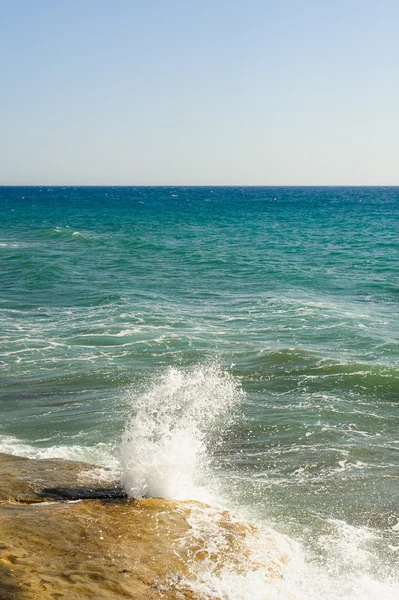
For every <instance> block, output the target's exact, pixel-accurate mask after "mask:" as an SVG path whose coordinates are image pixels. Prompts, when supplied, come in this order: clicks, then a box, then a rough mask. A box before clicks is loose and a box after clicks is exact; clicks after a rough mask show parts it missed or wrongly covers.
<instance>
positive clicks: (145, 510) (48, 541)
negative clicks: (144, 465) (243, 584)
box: [0, 454, 285, 600]
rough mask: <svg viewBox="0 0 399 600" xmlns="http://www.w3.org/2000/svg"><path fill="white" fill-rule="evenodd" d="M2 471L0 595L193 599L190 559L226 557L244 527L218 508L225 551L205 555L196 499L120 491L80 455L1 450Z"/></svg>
mask: <svg viewBox="0 0 399 600" xmlns="http://www.w3.org/2000/svg"><path fill="white" fill-rule="evenodd" d="M105 475H106V473H105ZM0 477H1V481H2V485H1V490H0V600H39V599H40V600H61V599H63V598H65V599H66V598H68V600H75V599H76V600H78V599H79V600H85V599H87V600H89V599H93V600H94V599H95V600H108V599H109V600H111V599H112V600H117V599H122V598H123V599H129V598H134V599H143V600H144V599H146V600H158V599H160V598H163V599H166V600H172V599H179V600H184V599H194V598H199V596H197V595H195V593H194V591H193V590H192V589H191V588H190V585H189V583H187V582H188V581H189V577H190V572H189V571H190V568H191V567H192V565H193V564H194V563H198V562H200V561H210V563H209V564H216V563H217V562H219V561H222V562H223V560H226V561H229V562H231V556H233V555H235V554H236V552H237V549H239V546H240V544H241V543H242V542H243V540H244V538H245V536H246V535H247V533H248V531H247V529H248V528H245V527H243V526H242V524H239V523H237V522H236V521H234V519H231V517H230V515H229V513H228V512H226V511H221V512H220V516H218V527H219V530H220V531H219V534H221V539H222V540H223V543H222V544H221V546H220V547H221V548H222V552H221V553H222V554H223V556H220V555H218V556H211V555H210V553H209V551H208V550H206V548H207V547H208V546H207V540H206V536H207V533H206V532H205V533H204V534H203V535H202V534H201V535H198V532H197V533H196V535H193V531H192V526H191V525H190V517H191V515H192V513H193V511H194V512H195V511H198V510H202V509H204V505H201V504H199V503H193V502H187V503H186V502H179V503H176V502H172V501H167V500H162V499H140V500H134V499H128V498H127V497H126V496H125V494H124V492H123V490H122V489H121V488H120V487H119V485H118V484H117V483H112V482H110V481H109V480H108V479H107V478H106V477H104V478H101V477H100V476H99V474H98V469H97V470H96V468H95V467H93V466H91V465H87V464H84V463H78V462H72V461H66V460H62V459H51V460H31V459H28V458H21V457H16V456H10V455H5V454H0ZM205 508H206V507H205ZM209 535H211V532H210V533H209ZM208 541H209V540H208ZM242 552H245V548H244V547H243V550H242ZM284 561H285V559H284V557H282V562H281V564H283V563H284ZM221 564H222V563H221ZM281 564H280V563H279V564H277V563H270V576H271V577H273V578H279V577H280V576H281V568H280V567H281ZM203 597H204V596H203V595H202V596H201V598H203ZM212 597H213V598H215V596H212Z"/></svg>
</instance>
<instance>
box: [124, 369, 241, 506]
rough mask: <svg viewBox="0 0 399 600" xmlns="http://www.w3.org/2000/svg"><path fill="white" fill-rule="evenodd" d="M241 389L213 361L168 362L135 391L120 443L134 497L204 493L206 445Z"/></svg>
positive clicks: (127, 485)
mask: <svg viewBox="0 0 399 600" xmlns="http://www.w3.org/2000/svg"><path fill="white" fill-rule="evenodd" d="M242 397H243V392H242V390H241V389H240V387H239V386H238V384H237V382H236V380H235V379H234V378H233V377H232V376H230V375H229V374H228V373H225V372H223V371H222V370H221V369H220V368H219V367H218V366H217V365H205V366H204V365H202V366H197V367H195V368H191V369H177V368H170V369H168V370H167V371H166V372H165V373H163V374H161V375H160V376H157V377H156V378H155V379H154V380H153V381H152V382H151V383H150V385H149V387H148V388H147V389H146V390H145V391H144V392H142V393H140V394H138V395H133V398H132V405H133V417H132V419H131V421H130V423H129V424H128V426H127V428H126V430H125V433H124V436H123V440H122V446H121V454H122V461H121V462H122V477H121V480H122V484H123V486H124V487H125V489H126V492H127V493H128V494H129V495H130V496H132V497H148V496H154V497H162V498H169V499H175V500H185V499H192V498H196V499H204V498H203V495H201V494H200V489H199V486H198V482H199V481H200V479H201V476H204V473H205V472H206V470H207V466H208V463H209V446H210V444H211V441H212V439H214V437H215V435H216V434H218V435H220V432H221V429H225V428H226V427H227V426H228V423H229V421H230V420H231V418H232V410H231V409H232V407H233V406H234V405H236V404H237V403H239V402H240V400H241V399H242Z"/></svg>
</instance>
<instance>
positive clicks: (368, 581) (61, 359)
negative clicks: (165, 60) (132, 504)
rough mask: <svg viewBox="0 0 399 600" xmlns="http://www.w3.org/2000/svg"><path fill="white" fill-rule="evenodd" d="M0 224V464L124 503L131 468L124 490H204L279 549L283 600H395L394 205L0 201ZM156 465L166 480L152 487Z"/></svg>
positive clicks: (299, 196)
mask: <svg viewBox="0 0 399 600" xmlns="http://www.w3.org/2000/svg"><path fill="white" fill-rule="evenodd" d="M0 206H1V214H2V221H1V224H0V258H1V263H0V289H1V295H0V311H1V347H0V361H1V363H0V364H1V375H0V383H1V411H2V418H1V423H0V450H3V451H6V452H14V453H16V454H24V455H28V456H34V457H40V456H65V457H67V458H75V459H82V458H83V459H85V460H91V461H94V462H96V463H98V464H102V465H110V466H112V467H113V468H114V469H115V470H117V471H118V470H119V471H121V470H122V472H125V476H126V477H127V480H129V481H130V483H131V484H132V485H133V486H134V485H136V484H135V483H134V482H133V483H132V481H133V480H135V481H136V483H137V477H138V475H137V472H136V471H134V472H133V471H132V468H133V467H132V464H133V460H132V457H134V463H135V464H139V465H140V469H141V471H140V473H141V475H142V476H143V477H142V486H143V487H142V488H140V489H141V490H142V492H143V494H150V495H151V493H153V494H154V495H163V492H165V495H167V496H169V497H171V496H172V497H173V496H179V489H180V490H181V491H182V494H180V495H181V496H182V497H185V496H190V491H192V490H194V489H197V490H198V489H200V488H201V489H202V491H204V490H206V491H207V492H209V494H211V495H212V498H215V499H216V500H215V501H219V502H222V503H223V504H224V505H226V506H228V507H229V508H231V509H234V510H238V511H240V512H241V513H242V514H245V515H247V517H248V518H251V519H253V520H256V521H258V522H262V523H264V524H266V525H268V526H272V527H273V528H274V529H275V530H277V531H279V532H281V533H283V534H285V535H287V536H289V539H291V540H295V541H296V543H298V544H299V545H300V548H301V549H302V550H301V551H303V555H304V557H305V558H304V560H305V563H306V565H308V566H309V565H311V568H312V569H313V570H312V571H311V572H312V575H311V576H308V575H306V577H305V576H303V577H304V579H302V580H300V581H299V580H298V581H299V582H298V583H297V585H296V588H295V594H296V597H299V598H302V597H303V598H338V597H339V598H351V599H352V598H358V597H359V598H360V597H362V598H374V597H376V598H377V597H378V598H381V597H382V598H391V597H392V598H395V597H399V584H398V583H397V580H396V579H395V578H396V570H397V567H398V557H399V532H398V529H399V527H397V525H398V523H399V496H398V466H397V464H398V451H399V434H398V399H399V395H398V392H399V365H398V358H399V343H398V340H399V319H398V302H399V278H398V275H399V272H398V271H399V266H398V265H399V260H398V259H399V188H339V187H337V188H294V187H292V188H219V187H216V188H116V187H115V188H101V187H98V188H96V187H92V188H71V187H67V188H60V187H58V188H47V187H42V188H37V187H35V188H22V187H18V188H4V187H3V188H0ZM146 410H147V413H146ZM139 417H140V418H139ZM148 423H151V426H150V427H148V428H147V425H148ZM162 423H163V424H164V425H165V423H167V427H166V429H165V426H162ZM176 423H178V424H179V427H178V428H177V429H178V430H179V432H180V433H179V435H180V434H181V432H182V431H184V433H185V435H184V436H182V437H179V436H178V437H177V438H176V439H175V438H173V439H174V440H175V442H176V444H174V445H173V444H172V445H171V444H169V442H170V440H171V439H172V437H173V435H174V433H173V432H174V431H175V429H176V427H175V425H173V424H176ZM154 424H155V425H154ZM174 427H175V429H173V428H174ZM143 431H145V432H147V433H148V432H149V433H148V435H147V433H146V435H147V439H146V440H144V439H141V432H143ZM126 432H130V433H129V440H128V442H126V436H127V433H126ZM171 432H172V433H171ZM186 434H187V435H186ZM139 438H140V443H138V441H137V440H139ZM149 438H151V443H152V444H155V447H156V448H157V450H158V451H159V452H158V454H157V451H154V445H152V446H151V447H149V446H148V444H147V442H148V440H149ZM166 438H167V440H168V444H169V445H168V444H166V445H165V444H164V443H163V442H164V441H165V439H166ZM135 440H136V444H135ZM160 440H163V442H162V444H160ZM176 448H177V450H176ZM190 449H191V450H190ZM193 449H194V450H193ZM182 451H183V454H184V455H185V457H186V458H187V460H186V461H183V462H182V461H181V460H180V459H179V458H178V455H179V452H180V455H181V454H182ZM176 452H177V453H176ZM155 455H156V456H158V458H159V460H160V463H159V465H160V466H159V469H158V471H157V472H158V473H159V472H163V473H169V477H170V479H173V477H174V474H176V473H179V478H177V479H175V480H173V481H171V480H170V479H169V480H168V481H166V480H165V478H163V479H162V480H159V479H158V481H157V482H156V483H154V464H152V470H151V474H150V475H149V474H148V473H147V472H146V465H148V464H149V462H150V456H151V457H154V456H155ZM129 457H130V458H129ZM172 458H173V460H172ZM151 460H152V458H151ZM129 469H130V470H129ZM126 470H127V471H129V473H130V475H129V473H128V474H127V475H126ZM132 473H133V475H132ZM143 473H144V475H143ZM151 478H152V479H151ZM139 479H140V478H139ZM140 481H141V479H140ZM140 485H141V484H140ZM134 489H135V491H136V493H139V492H140V489H139V490H137V489H136V488H134ZM193 493H194V492H193ZM304 572H305V570H304V569H302V570H301V573H304ZM306 572H307V571H306ZM316 572H317V575H315V573H316ZM307 573H308V572H307ZM348 574H349V575H348ZM316 580H317V581H319V583H318V584H317V585H316V584H314V581H316ZM312 582H313V583H312ZM359 582H361V583H359ZM312 586H314V587H312ZM381 586H382V587H381ZM226 593H227V592H226ZM235 593H236V592H235V591H234V590H233V589H231V590H230V592H229V594H230V595H226V596H224V598H227V599H230V598H232V599H235V598H246V597H248V598H255V599H256V598H263V597H270V596H265V595H262V593H263V592H261V591H258V592H256V594H255V595H252V596H251V595H248V594H249V593H246V592H243V593H242V595H241V596H237V595H234V594H235ZM265 593H266V592H265ZM268 593H269V592H268ZM245 594H246V595H245ZM301 594H302V595H301ZM357 594H359V596H358V595H357ZM390 594H391V595H390ZM276 597H277V596H276ZM279 597H280V596H279ZM282 597H284V598H285V597H286V596H282ZM287 597H288V596H287Z"/></svg>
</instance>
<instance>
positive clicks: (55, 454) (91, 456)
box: [0, 436, 119, 472]
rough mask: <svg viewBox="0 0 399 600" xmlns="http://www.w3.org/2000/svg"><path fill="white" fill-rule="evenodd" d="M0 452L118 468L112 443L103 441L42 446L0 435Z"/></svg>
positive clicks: (116, 469) (116, 470)
mask: <svg viewBox="0 0 399 600" xmlns="http://www.w3.org/2000/svg"><path fill="white" fill-rule="evenodd" d="M0 452H3V453H5V454H13V455H15V456H24V457H26V458H34V459H44V458H63V459H65V460H73V461H79V462H87V463H90V464H94V465H98V466H100V467H101V466H102V467H108V468H110V469H113V470H114V471H115V472H118V470H119V460H118V457H117V456H116V453H115V447H114V445H113V444H105V443H103V442H100V443H98V444H95V445H94V446H79V445H71V446H62V445H52V446H47V447H42V446H33V445H31V444H29V443H28V442H26V441H24V440H20V439H18V438H16V437H13V436H0Z"/></svg>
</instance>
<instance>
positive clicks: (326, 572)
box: [0, 364, 399, 600]
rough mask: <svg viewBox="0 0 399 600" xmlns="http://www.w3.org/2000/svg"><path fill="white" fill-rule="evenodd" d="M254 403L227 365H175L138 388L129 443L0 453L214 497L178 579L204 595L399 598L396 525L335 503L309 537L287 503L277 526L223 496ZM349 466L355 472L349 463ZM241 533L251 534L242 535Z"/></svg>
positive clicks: (197, 513)
mask: <svg viewBox="0 0 399 600" xmlns="http://www.w3.org/2000/svg"><path fill="white" fill-rule="evenodd" d="M245 403H246V396H245V394H244V392H243V391H242V389H241V386H240V380H239V379H238V378H237V377H236V376H233V375H232V374H231V373H227V372H225V371H224V370H223V369H221V368H220V366H219V365H215V364H205V365H198V366H195V367H192V368H176V367H174V368H169V369H167V370H166V371H164V372H160V373H156V374H153V375H152V377H151V378H150V379H149V381H147V384H146V385H144V387H142V388H140V389H136V388H134V387H131V388H129V391H128V393H127V398H126V413H127V414H129V413H130V416H129V417H128V419H127V422H126V426H125V430H124V432H123V435H122V440H121V444H120V446H119V447H117V446H116V445H112V444H97V445H95V446H92V447H81V446H78V445H75V446H61V445H60V446H52V447H47V448H45V447H43V448H39V447H33V446H30V445H29V444H27V443H24V442H22V441H21V440H17V439H16V438H4V437H3V438H1V439H0V450H2V451H4V452H10V453H14V454H22V455H24V456H29V457H31V458H48V457H57V456H58V457H62V458H68V459H73V460H85V461H87V462H92V463H95V464H98V465H103V466H108V467H111V468H112V469H113V474H114V476H118V477H119V476H120V478H121V481H122V483H123V485H124V486H125V489H126V490H127V492H128V494H129V495H130V496H135V497H137V496H146V497H150V496H157V497H164V498H170V499H174V500H183V499H190V500H191V499H197V500H202V501H207V502H208V503H212V505H213V506H204V505H202V506H198V505H197V507H196V508H195V509H193V510H191V513H190V517H189V525H190V528H191V529H190V536H191V541H192V540H194V542H195V543H194V546H193V547H194V548H195V556H194V555H193V557H192V558H193V560H190V561H189V563H188V565H187V567H188V574H187V575H186V576H184V577H182V578H178V579H177V580H174V581H171V582H170V585H171V586H172V587H173V588H175V589H177V590H181V591H184V590H187V589H188V590H190V591H191V592H192V593H193V594H194V595H195V597H198V598H200V599H202V600H253V599H256V600H269V599H275V600H309V598H311V599H312V600H343V599H345V600H377V599H378V600H381V599H382V600H394V599H396V598H397V597H398V593H399V581H398V578H397V574H396V568H395V565H396V562H395V560H396V557H397V552H398V551H399V544H398V540H397V530H396V529H395V527H396V523H394V524H393V526H392V525H391V526H390V527H391V532H390V533H391V535H390V537H387V536H386V533H385V532H384V531H383V530H381V529H378V528H377V527H375V528H374V527H371V526H360V525H357V526H353V525H350V524H349V523H347V522H345V521H344V520H340V519H337V518H335V519H333V518H331V517H329V515H328V513H329V510H328V506H327V505H325V506H324V508H323V510H324V512H325V516H324V517H321V516H320V515H319V516H318V517H317V518H318V519H319V520H320V519H322V520H323V527H322V528H321V529H319V530H316V529H314V530H313V533H312V535H313V536H314V537H313V538H312V539H309V537H308V536H307V532H306V530H305V529H304V530H302V531H301V530H300V528H299V527H298V528H297V529H296V532H294V531H293V530H292V529H291V531H289V528H287V527H285V525H284V524H285V522H286V521H287V518H286V514H285V512H284V511H285V508H284V506H281V507H280V516H279V520H280V525H278V524H276V522H274V526H273V528H271V527H270V524H269V523H268V521H267V518H264V517H259V518H257V517H256V515H255V514H254V513H252V515H251V519H249V517H248V515H249V510H248V507H246V506H244V505H243V506H238V505H237V504H236V505H234V499H233V496H232V497H231V498H230V499H229V492H228V487H227V488H226V487H225V489H224V494H223V496H222V495H220V493H219V494H218V485H217V480H218V469H219V468H220V465H218V464H217V456H218V450H219V449H220V447H221V445H222V444H223V441H224V440H225V439H226V438H227V437H228V436H229V432H230V431H232V430H233V429H234V425H235V421H236V419H237V413H239V411H240V410H241V409H242V408H243V406H244V405H245ZM340 466H341V469H342V470H344V469H345V468H346V464H345V463H343V464H342V465H340ZM265 476H266V477H267V474H265ZM305 483H306V482H305ZM265 489H266V488H265ZM266 494H267V492H265V493H264V495H263V497H262V502H263V503H264V504H267V502H268V498H267V495H266ZM223 506H227V507H228V508H229V509H230V510H229V511H227V510H225V509H224V508H223ZM176 510H180V509H179V504H177V505H176ZM330 512H331V511H330ZM250 521H252V522H253V523H254V524H251V522H250ZM230 523H234V528H233V527H232V526H231V525H230ZM237 524H238V529H237V528H236V527H235V526H236V525H237ZM284 528H285V530H284ZM235 531H240V532H241V533H240V534H239V535H238V536H237V535H236V534H235V533H234V532H235ZM287 534H288V535H287ZM395 536H396V537H395ZM395 540H396V542H395ZM185 543H186V541H185V539H182V540H181V544H183V545H184V544H185Z"/></svg>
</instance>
